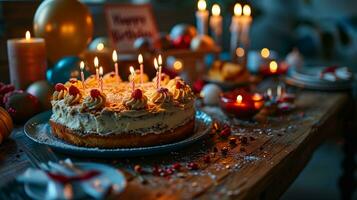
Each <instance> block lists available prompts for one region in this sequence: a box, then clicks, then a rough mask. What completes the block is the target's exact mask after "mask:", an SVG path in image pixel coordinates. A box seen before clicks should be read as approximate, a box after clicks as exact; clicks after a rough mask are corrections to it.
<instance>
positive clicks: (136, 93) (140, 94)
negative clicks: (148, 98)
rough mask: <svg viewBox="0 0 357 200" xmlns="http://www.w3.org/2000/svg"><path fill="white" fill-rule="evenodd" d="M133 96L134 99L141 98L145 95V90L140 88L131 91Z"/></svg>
mask: <svg viewBox="0 0 357 200" xmlns="http://www.w3.org/2000/svg"><path fill="white" fill-rule="evenodd" d="M131 97H132V98H134V99H141V98H142V97H143V92H142V91H141V90H140V89H136V90H134V92H133V93H131Z"/></svg>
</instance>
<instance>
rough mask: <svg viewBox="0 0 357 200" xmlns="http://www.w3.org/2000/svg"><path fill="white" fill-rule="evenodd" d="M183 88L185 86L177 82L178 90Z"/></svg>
mask: <svg viewBox="0 0 357 200" xmlns="http://www.w3.org/2000/svg"><path fill="white" fill-rule="evenodd" d="M183 86H184V85H183V84H182V83H181V82H180V81H177V82H176V88H177V89H181V88H183Z"/></svg>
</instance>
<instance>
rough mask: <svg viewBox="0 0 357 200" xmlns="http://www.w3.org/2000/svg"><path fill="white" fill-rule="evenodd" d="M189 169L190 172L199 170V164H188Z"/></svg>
mask: <svg viewBox="0 0 357 200" xmlns="http://www.w3.org/2000/svg"><path fill="white" fill-rule="evenodd" d="M187 168H189V169H190V170H197V169H198V164H197V163H194V162H190V163H188V164H187Z"/></svg>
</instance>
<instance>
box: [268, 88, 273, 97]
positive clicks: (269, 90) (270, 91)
mask: <svg viewBox="0 0 357 200" xmlns="http://www.w3.org/2000/svg"><path fill="white" fill-rule="evenodd" d="M267 95H268V97H270V98H271V97H272V96H273V92H272V90H271V88H268V90H267Z"/></svg>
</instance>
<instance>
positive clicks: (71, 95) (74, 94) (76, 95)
mask: <svg viewBox="0 0 357 200" xmlns="http://www.w3.org/2000/svg"><path fill="white" fill-rule="evenodd" d="M81 99H82V95H81V92H80V91H79V89H78V88H77V87H76V86H74V85H71V86H70V87H69V89H68V94H67V95H66V96H65V97H64V102H65V103H66V104H67V105H74V104H77V103H79V102H80V101H81Z"/></svg>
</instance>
